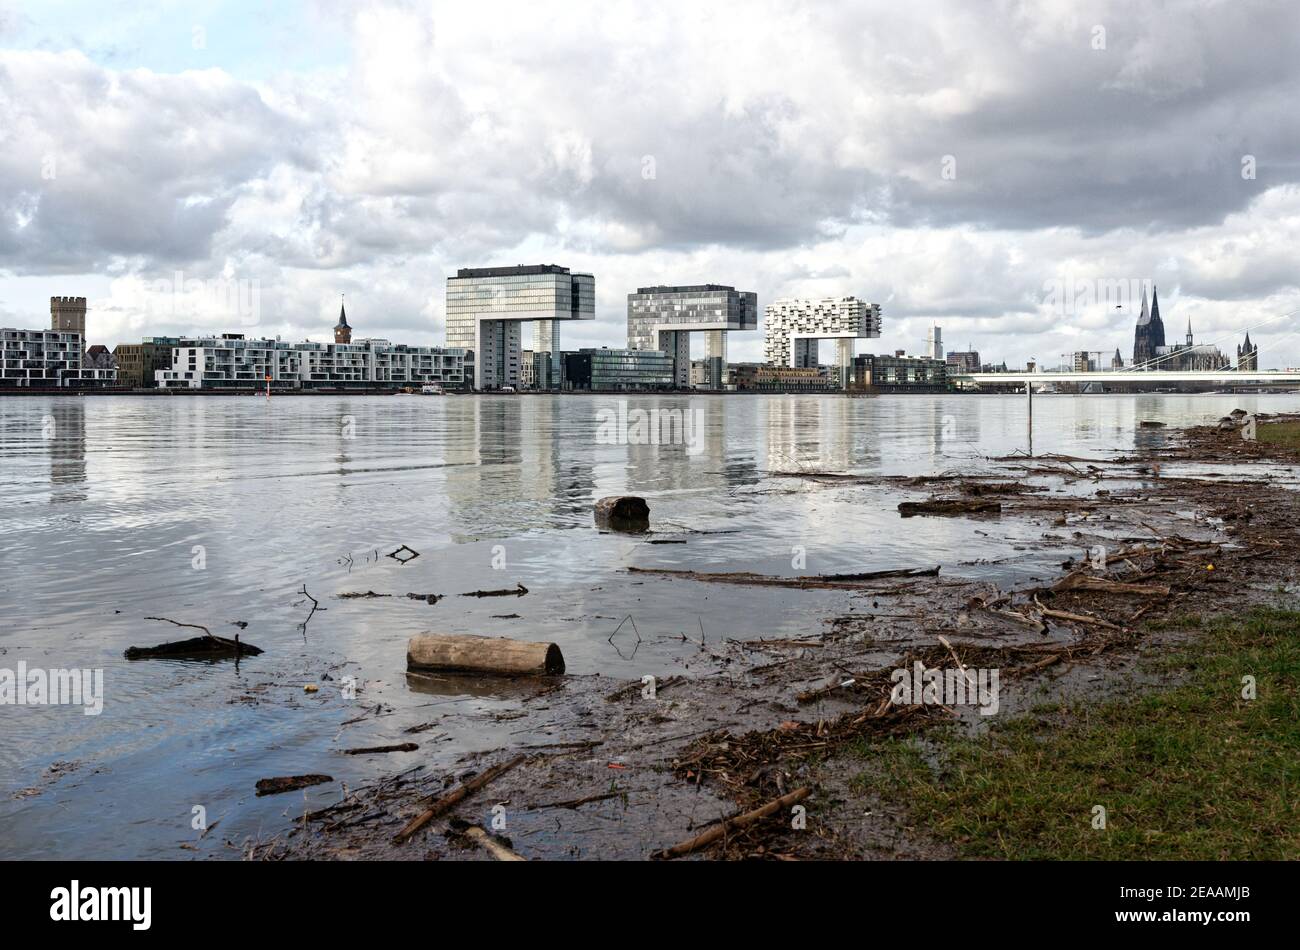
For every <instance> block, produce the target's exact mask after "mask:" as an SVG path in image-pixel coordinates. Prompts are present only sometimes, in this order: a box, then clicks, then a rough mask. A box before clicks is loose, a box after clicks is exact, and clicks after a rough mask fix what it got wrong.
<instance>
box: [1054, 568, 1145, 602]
mask: <svg viewBox="0 0 1300 950" xmlns="http://www.w3.org/2000/svg"><path fill="white" fill-rule="evenodd" d="M1071 590H1082V591H1095V592H1097V593H1101V594H1135V595H1137V596H1141V597H1168V596H1169V588H1168V587H1167V586H1166V585H1164V584H1129V583H1125V582H1124V581H1112V580H1109V579H1107V578H1105V577H1094V576H1092V575H1091V574H1082V573H1076V574H1068V575H1066V576H1065V577H1063V578H1061V580H1059V581H1057V582H1056V584H1055V585H1054V586H1053V587H1052V592H1053V593H1057V594H1060V593H1064V592H1065V591H1071Z"/></svg>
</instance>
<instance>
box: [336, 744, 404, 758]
mask: <svg viewBox="0 0 1300 950" xmlns="http://www.w3.org/2000/svg"><path fill="white" fill-rule="evenodd" d="M418 748H420V747H419V746H418V745H417V744H416V743H414V742H399V743H397V744H396V745H372V746H365V747H363V748H360V749H344V750H343V754H344V755H380V754H383V753H387V752H414V751H415V750H416V749H418Z"/></svg>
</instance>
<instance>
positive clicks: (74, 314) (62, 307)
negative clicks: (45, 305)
mask: <svg viewBox="0 0 1300 950" xmlns="http://www.w3.org/2000/svg"><path fill="white" fill-rule="evenodd" d="M50 329H51V330H58V331H59V332H61V333H80V334H81V339H82V340H83V341H84V340H85V339H86V298H85V297H51V298H50Z"/></svg>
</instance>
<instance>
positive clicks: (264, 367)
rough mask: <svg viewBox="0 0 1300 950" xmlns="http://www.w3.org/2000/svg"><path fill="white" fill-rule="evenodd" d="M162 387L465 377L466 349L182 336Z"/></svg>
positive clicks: (343, 385) (454, 381)
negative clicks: (268, 381)
mask: <svg viewBox="0 0 1300 950" xmlns="http://www.w3.org/2000/svg"><path fill="white" fill-rule="evenodd" d="M155 375H156V377H157V379H158V386H159V388H170V389H203V388H213V387H219V388H223V389H224V388H230V387H238V386H251V387H254V388H257V387H261V386H265V385H266V377H267V376H270V377H271V386H272V388H273V389H274V388H280V389H314V388H330V389H347V388H357V389H362V388H374V387H400V386H420V385H424V384H426V383H439V384H441V385H443V386H446V387H448V388H458V387H460V386H462V385H463V384H464V382H465V352H464V351H463V350H459V349H444V348H442V347H431V346H406V345H404V344H393V343H390V342H389V341H388V340H359V341H357V342H355V343H286V342H282V341H280V340H248V339H245V338H244V337H243V336H240V335H238V334H226V335H224V336H221V337H213V338H205V339H194V340H181V341H180V342H179V343H178V345H177V346H176V347H175V348H174V349H173V350H172V365H171V368H170V369H160V370H157V371H156V373H155Z"/></svg>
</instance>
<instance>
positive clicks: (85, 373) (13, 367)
mask: <svg viewBox="0 0 1300 950" xmlns="http://www.w3.org/2000/svg"><path fill="white" fill-rule="evenodd" d="M84 346H85V343H84V340H83V338H82V335H81V334H80V333H79V332H68V331H63V330H16V329H12V328H5V329H0V386H3V387H5V388H24V389H56V388H57V389H68V388H74V387H79V386H103V385H112V384H114V383H116V382H117V369H116V368H114V367H111V366H87V365H85V363H84V359H83V348H84Z"/></svg>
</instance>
